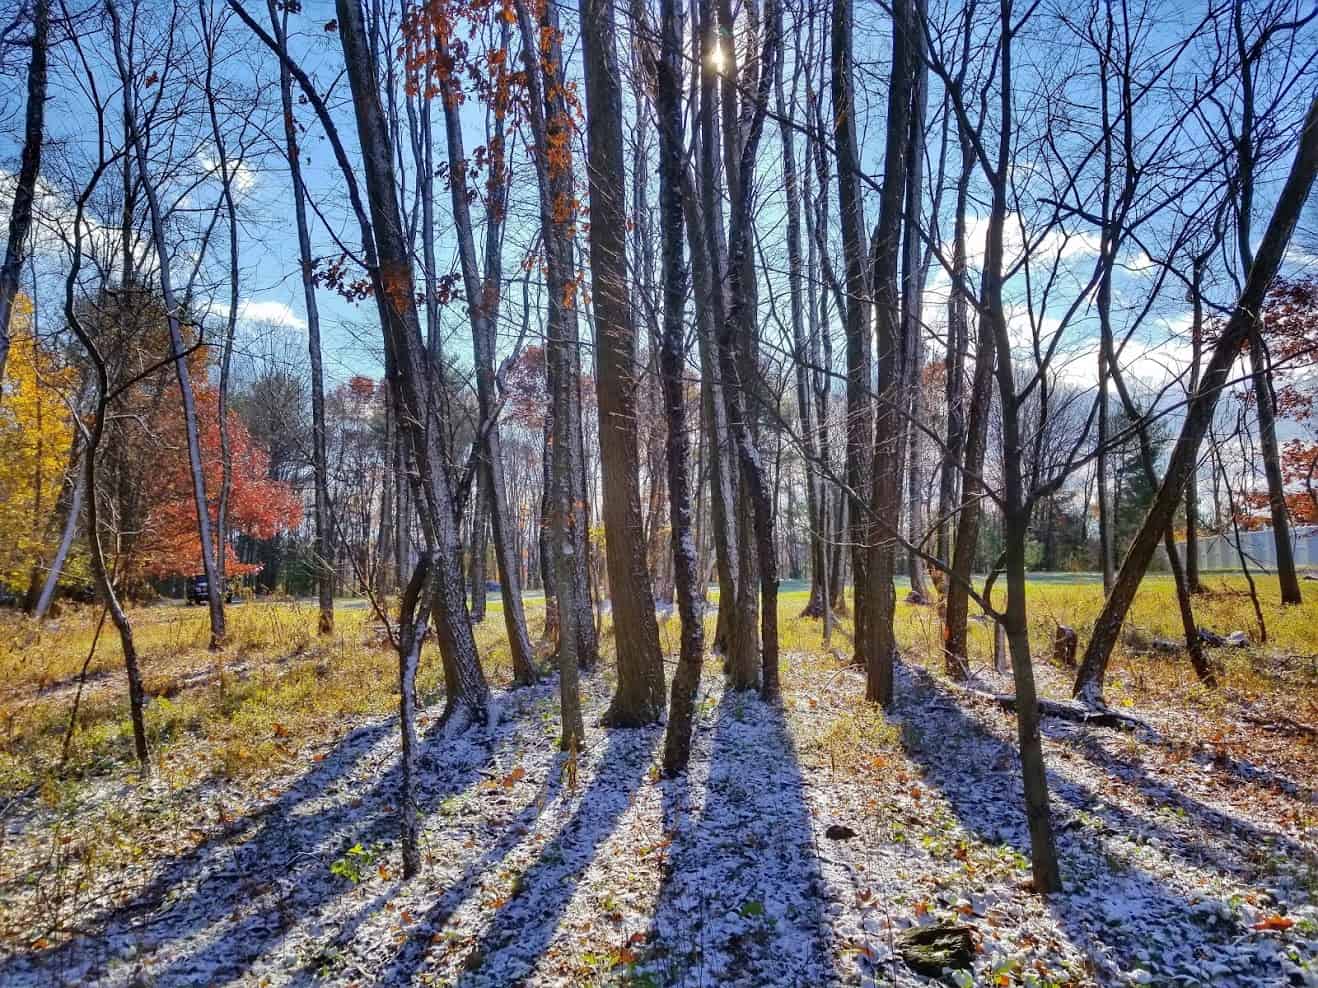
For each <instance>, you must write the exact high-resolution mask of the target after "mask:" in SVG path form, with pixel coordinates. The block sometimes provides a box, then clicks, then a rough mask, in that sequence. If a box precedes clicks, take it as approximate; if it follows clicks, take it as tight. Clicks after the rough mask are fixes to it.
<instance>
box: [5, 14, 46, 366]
mask: <svg viewBox="0 0 1318 988" xmlns="http://www.w3.org/2000/svg"><path fill="white" fill-rule="evenodd" d="M49 36H50V2H49V0H34V3H33V5H32V43H31V44H32V57H31V58H30V59H29V60H28V66H27V108H26V111H25V114H24V121H23V151H22V154H21V156H20V159H19V166H18V181H17V183H16V184H15V185H14V198H13V201H12V202H11V203H10V206H9V239H8V241H7V242H6V244H5V259H4V264H3V265H0V382H3V381H4V378H5V364H6V362H7V361H8V358H9V339H10V337H9V323H10V319H11V318H12V316H13V313H14V300H15V299H16V298H17V297H18V281H19V276H20V275H21V274H22V271H23V251H24V248H25V247H26V246H27V239H28V231H29V230H30V229H31V227H32V203H33V200H34V199H35V197H36V188H37V176H38V175H39V174H40V172H41V142H42V134H43V130H44V124H45V115H46V52H47V48H48V39H49Z"/></svg>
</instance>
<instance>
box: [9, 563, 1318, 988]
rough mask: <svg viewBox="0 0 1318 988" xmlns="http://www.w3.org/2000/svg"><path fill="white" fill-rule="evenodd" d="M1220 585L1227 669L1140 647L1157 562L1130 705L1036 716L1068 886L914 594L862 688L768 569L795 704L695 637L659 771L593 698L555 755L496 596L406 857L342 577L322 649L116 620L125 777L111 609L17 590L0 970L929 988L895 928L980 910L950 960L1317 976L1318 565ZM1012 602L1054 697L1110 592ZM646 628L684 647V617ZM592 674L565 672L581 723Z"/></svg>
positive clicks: (377, 688)
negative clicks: (704, 652)
mask: <svg viewBox="0 0 1318 988" xmlns="http://www.w3.org/2000/svg"><path fill="white" fill-rule="evenodd" d="M1208 583H1209V592H1208V593H1207V594H1205V595H1204V596H1203V597H1202V598H1199V599H1198V600H1197V602H1196V605H1197V610H1198V616H1199V621H1200V624H1201V626H1203V627H1205V628H1211V629H1212V630H1213V631H1215V632H1218V633H1220V634H1223V635H1226V634H1228V633H1230V632H1234V631H1239V630H1243V631H1246V632H1248V633H1249V634H1250V636H1251V640H1252V643H1251V644H1250V645H1249V646H1248V647H1242V648H1215V649H1212V650H1211V652H1212V656H1213V658H1214V660H1215V662H1217V663H1218V664H1219V665H1220V667H1221V670H1222V675H1221V687H1220V688H1219V689H1217V690H1214V691H1208V690H1205V689H1204V688H1203V687H1201V686H1200V685H1198V684H1197V683H1196V681H1195V679H1194V677H1193V675H1192V673H1191V671H1190V669H1189V666H1188V662H1187V661H1186V660H1185V658H1184V656H1183V655H1181V654H1163V653H1160V652H1157V651H1156V650H1151V649H1147V648H1146V647H1145V645H1146V644H1147V643H1149V642H1152V641H1153V640H1155V639H1158V638H1167V639H1171V640H1173V641H1174V640H1175V639H1176V637H1177V634H1178V628H1179V620H1178V617H1177V612H1176V609H1175V604H1174V600H1173V597H1172V590H1171V585H1170V582H1169V581H1167V580H1165V579H1160V578H1151V579H1149V580H1147V581H1146V583H1145V585H1144V587H1143V588H1142V590H1141V593H1140V597H1139V599H1138V601H1137V604H1136V606H1135V608H1134V611H1133V614H1132V618H1131V622H1130V625H1129V626H1128V641H1127V642H1126V643H1125V644H1123V645H1122V646H1121V647H1120V649H1119V650H1118V653H1117V655H1116V658H1115V659H1114V663H1113V668H1112V671H1111V673H1110V676H1109V682H1108V689H1107V696H1108V700H1109V702H1110V703H1111V704H1112V705H1113V706H1114V707H1116V708H1117V709H1118V710H1121V711H1123V712H1126V713H1129V714H1130V715H1131V716H1133V717H1136V718H1138V719H1139V720H1141V721H1142V722H1143V723H1144V725H1145V726H1143V727H1137V728H1135V729H1132V730H1109V729H1104V728H1097V727H1085V726H1081V725H1078V724H1075V723H1071V722H1067V721H1061V720H1057V719H1052V718H1049V719H1046V720H1045V726H1044V730H1045V748H1046V754H1047V757H1048V761H1049V770H1050V781H1051V785H1052V790H1053V799H1054V814H1055V819H1056V821H1057V824H1058V830H1059V847H1060V849H1061V852H1062V861H1063V874H1064V880H1065V881H1066V883H1067V889H1066V891H1065V892H1064V893H1062V894H1060V895H1057V896H1053V897H1050V899H1049V900H1048V901H1047V902H1044V901H1042V900H1041V899H1040V898H1039V897H1037V896H1033V895H1031V894H1030V893H1029V891H1028V889H1027V888H1025V887H1024V881H1025V879H1026V878H1027V877H1028V868H1027V867H1026V863H1025V861H1024V858H1023V857H1022V852H1023V850H1024V849H1025V847H1026V846H1027V845H1026V842H1025V839H1024V827H1023V816H1022V813H1021V810H1020V808H1019V805H1018V803H1019V796H1018V786H1019V783H1018V781H1017V779H1018V773H1017V770H1016V768H1015V756H1014V750H1013V745H1012V739H1013V737H1014V735H1013V729H1014V728H1013V722H1012V720H1011V718H1010V715H1009V714H1007V713H1005V712H1004V711H1002V710H1000V709H999V708H998V707H997V706H996V705H995V704H993V703H991V702H988V701H986V700H985V699H983V698H982V697H980V696H976V695H972V694H968V693H966V692H964V691H961V690H958V689H957V688H955V687H954V686H952V685H951V684H949V683H948V682H947V681H946V680H944V679H943V678H942V674H941V665H942V663H941V657H940V655H939V647H938V643H939V639H940V631H939V623H938V618H937V613H936V611H935V610H934V609H933V608H930V607H920V606H912V605H908V604H905V603H902V604H900V605H899V620H900V632H899V637H900V640H901V643H902V646H903V655H902V665H901V669H900V672H899V678H898V685H899V692H898V701H897V709H896V711H895V712H894V713H893V714H892V715H891V716H884V715H883V714H881V713H879V712H877V711H875V710H873V709H872V708H869V707H867V706H866V705H865V704H864V703H863V702H861V700H860V697H861V696H862V695H863V686H862V683H861V680H860V677H859V674H858V673H857V671H856V670H854V669H852V668H850V667H849V666H848V665H847V664H846V662H845V657H846V655H847V653H848V651H849V641H848V637H847V636H848V634H849V630H850V629H849V625H848V624H847V623H846V622H845V621H842V622H840V623H839V626H838V628H837V629H836V631H835V637H834V640H833V643H832V648H831V649H825V648H823V646H822V644H821V641H820V625H819V623H818V622H815V621H807V620H802V619H799V618H797V617H796V615H797V614H798V612H799V611H800V610H801V607H802V606H803V605H804V603H805V593H804V591H803V590H801V589H799V588H793V589H789V590H785V591H784V593H783V594H782V598H781V608H780V610H781V614H782V627H781V634H782V643H783V649H784V656H785V661H784V691H785V702H784V705H783V708H782V709H781V710H775V709H771V708H766V707H764V706H763V705H762V704H760V703H759V701H758V700H755V699H754V698H749V697H741V696H737V695H735V694H731V693H727V694H725V693H724V691H723V689H722V683H721V677H720V676H719V674H718V668H719V662H718V659H717V657H711V658H710V659H709V660H708V662H707V665H706V677H705V682H704V685H703V686H702V693H701V705H700V708H699V709H700V722H699V724H698V727H697V732H696V742H695V756H694V761H693V769H692V772H691V773H690V774H689V776H688V777H686V778H684V779H681V780H662V779H660V778H659V777H658V774H657V771H656V765H657V762H658V745H659V744H660V740H661V731H660V729H658V728H656V729H651V730H645V731H629V732H610V733H606V732H604V731H602V730H601V729H599V728H598V727H596V726H595V724H594V722H593V721H588V735H589V740H590V744H589V746H588V748H587V750H586V751H585V752H584V753H583V754H582V755H581V758H580V765H579V766H578V765H576V763H574V764H573V768H572V771H570V772H569V771H567V770H566V769H565V765H564V756H561V755H560V754H558V753H557V752H556V751H555V749H554V739H555V733H556V727H557V706H556V694H555V686H554V683H553V681H552V680H547V681H546V682H545V683H544V684H542V685H541V686H538V687H534V688H531V689H524V690H517V691H513V690H510V689H509V686H510V680H511V670H510V667H509V662H508V656H507V649H506V644H505V643H504V640H503V639H504V635H503V628H502V621H501V614H500V611H499V607H498V603H497V600H492V601H491V607H490V613H489V616H488V617H487V618H486V620H485V621H484V622H483V624H481V625H480V626H479V628H478V636H479V642H480V645H481V649H482V655H483V658H484V663H485V669H486V673H487V675H488V676H489V677H490V679H491V681H492V683H493V685H494V686H495V687H496V692H497V693H498V694H499V697H500V700H499V704H500V709H501V710H502V717H501V719H500V722H499V724H498V725H496V726H495V727H493V728H491V729H490V730H489V731H488V732H487V733H486V734H485V735H484V736H477V737H466V738H462V739H460V740H458V741H456V742H454V741H452V740H450V739H447V738H444V737H443V736H442V735H440V734H438V733H437V732H434V731H433V730H432V731H430V732H427V737H426V744H425V754H424V757H423V766H424V767H425V770H426V771H425V772H423V775H425V777H426V778H425V781H424V782H423V787H422V789H423V795H424V800H423V806H422V810H423V820H424V821H425V833H426V847H427V854H426V866H425V869H424V871H423V874H422V875H421V876H420V877H419V878H417V879H414V880H412V881H411V882H408V883H404V882H402V881H401V880H400V879H399V877H398V876H397V874H396V869H397V862H396V861H395V858H396V857H397V849H396V846H395V845H394V842H393V838H394V836H395V835H394V833H393V830H392V829H391V816H390V813H391V811H392V804H391V802H390V800H391V783H390V774H389V773H390V769H391V766H392V765H394V764H395V763H396V728H395V724H394V720H393V716H392V715H393V713H394V712H395V710H396V705H397V692H396V689H395V682H396V675H397V659H396V657H395V655H394V653H393V652H392V651H391V650H390V648H389V646H388V643H387V640H386V639H385V636H384V633H383V631H382V630H381V628H380V626H379V624H378V622H377V621H376V620H375V618H374V616H373V614H372V612H371V610H370V609H369V608H368V607H366V606H364V605H363V603H362V602H360V601H356V602H346V601H345V602H340V603H341V606H340V607H339V610H338V614H337V628H336V633H335V635H334V636H333V637H332V638H329V639H320V638H317V636H316V634H315V620H316V615H315V610H314V607H313V606H312V605H309V604H305V603H298V602H284V603H244V604H240V605H237V606H234V607H232V608H231V609H230V610H229V623H230V624H229V626H230V641H229V644H228V647H227V648H226V649H225V650H224V651H223V652H222V653H219V654H214V653H211V652H208V651H207V650H206V648H205V645H206V640H207V629H206V623H205V614H204V612H203V610H202V609H194V608H185V607H181V606H171V605H160V606H154V607H148V608H141V609H138V610H136V611H135V612H133V618H134V622H135V628H136V638H137V642H138V646H139V649H140V651H141V653H142V658H143V669H144V674H145V684H146V691H147V693H148V695H149V696H150V697H151V701H150V703H149V705H148V708H147V724H148V728H149V736H150V741H151V745H152V753H153V758H154V770H155V771H154V775H153V777H152V779H151V780H150V781H148V782H142V781H140V780H139V779H138V776H137V772H136V770H135V768H134V765H133V762H132V741H131V732H130V728H129V724H128V716H127V704H126V700H125V684H124V676H123V672H122V668H121V663H120V659H119V651H118V640H117V637H116V636H115V635H114V633H113V629H112V627H110V626H109V625H108V624H107V625H106V626H105V628H104V629H103V630H102V631H101V634H100V639H99V642H98V644H97V648H96V650H95V653H94V655H92V657H91V659H90V661H87V660H88V655H89V653H90V652H91V648H92V642H93V639H94V638H95V637H96V624H97V618H98V617H99V612H98V611H94V610H91V609H88V610H82V611H74V612H70V613H67V614H65V615H64V616H63V617H61V618H60V619H59V620H57V621H53V622H50V623H48V624H46V625H44V626H38V625H34V624H31V623H29V622H26V621H24V620H22V619H19V618H17V617H14V616H10V615H6V616H5V617H4V618H3V619H0V620H2V621H3V623H0V674H2V676H3V678H2V680H0V681H2V682H3V683H4V686H3V693H0V716H2V717H3V745H2V746H0V814H2V818H3V827H4V843H3V847H0V982H3V983H6V984H8V983H34V984H44V983H52V982H53V983H70V984H76V983H87V982H93V981H103V982H105V983H111V984H137V983H142V984H192V983H213V982H217V981H226V980H230V979H236V980H239V981H242V982H244V983H251V984H258V983H259V984H266V983H274V984H279V983H288V982H300V981H304V980H309V979H312V978H322V979H327V980H329V981H333V982H343V983H353V982H356V983H362V984H366V983H372V982H374V981H377V980H381V979H390V980H393V981H397V982H399V983H403V982H407V981H416V982H419V983H435V984H449V983H464V984H466V983H470V984H490V985H495V984H506V983H515V982H519V981H525V982H526V983H534V984H551V983H562V984H614V983H618V984H724V983H745V984H765V983H775V984H818V983H832V982H837V983H848V984H850V983H856V984H859V983H872V982H878V983H888V982H896V983H903V984H904V983H922V979H921V977H920V975H918V974H917V973H915V972H914V971H913V970H912V969H911V968H910V967H908V966H907V965H906V964H903V963H902V962H900V961H899V960H898V959H897V957H898V954H899V953H900V950H899V948H898V944H897V940H896V937H897V936H898V934H900V932H901V931H902V930H904V929H907V928H910V927H913V926H920V925H923V924H927V923H929V922H932V921H933V919H935V918H941V919H957V920H958V921H961V922H964V923H965V924H967V925H968V926H970V927H971V928H972V930H973V938H974V943H975V952H974V956H973V957H972V958H970V959H968V960H966V961H965V963H964V965H953V966H954V967H955V966H962V967H963V968H964V969H963V970H962V971H961V972H960V974H958V975H953V976H951V977H953V979H954V980H955V978H956V977H961V978H962V979H963V981H962V982H958V983H966V984H972V983H982V984H988V983H1000V984H1016V983H1022V984H1039V985H1044V984H1058V985H1060V984H1093V983H1102V984H1122V983H1156V984H1230V983H1239V984H1264V983H1286V982H1287V980H1289V981H1290V983H1295V984H1314V983H1318V960H1315V949H1316V946H1318V919H1316V916H1318V913H1316V912H1315V903H1316V902H1318V857H1315V848H1316V847H1318V804H1316V803H1315V783H1316V781H1318V735H1316V734H1315V730H1314V726H1313V725H1315V724H1316V723H1318V593H1315V592H1314V587H1315V586H1316V585H1314V584H1306V590H1308V591H1309V597H1310V599H1309V601H1308V602H1306V603H1305V604H1304V605H1303V606H1301V607H1296V608H1286V609H1283V608H1281V607H1280V606H1279V603H1278V601H1277V599H1276V596H1275V591H1274V589H1273V587H1272V585H1271V581H1268V580H1266V579H1264V580H1263V581H1261V583H1260V591H1261V593H1262V595H1263V599H1262V610H1263V614H1264V617H1265V620H1266V629H1267V642H1266V643H1262V642H1260V641H1259V638H1260V637H1261V636H1260V634H1259V629H1258V626H1257V621H1256V618H1255V613H1254V609H1253V605H1252V603H1251V600H1250V598H1249V596H1248V594H1247V592H1246V590H1245V587H1244V584H1243V582H1242V581H1239V580H1236V579H1223V578H1210V579H1209V581H1208ZM899 599H900V598H899ZM1030 599H1031V615H1032V621H1033V625H1032V628H1031V633H1032V644H1033V649H1034V653H1035V658H1036V668H1037V674H1038V676H1039V678H1040V683H1041V690H1042V692H1043V694H1044V695H1046V696H1052V697H1057V698H1064V697H1066V696H1067V694H1068V687H1069V682H1070V673H1069V671H1068V670H1065V669H1060V668H1056V667H1054V666H1053V665H1052V664H1051V662H1050V652H1051V643H1052V639H1053V634H1054V630H1055V627H1056V625H1058V624H1065V625H1069V626H1071V627H1074V628H1075V629H1076V630H1077V631H1078V632H1079V633H1080V635H1081V649H1082V650H1083V647H1084V636H1085V633H1086V630H1087V625H1088V622H1089V621H1091V620H1092V617H1093V615H1094V614H1095V613H1096V611H1097V608H1098V606H1099V604H1100V602H1101V587H1099V586H1097V585H1096V584H1095V583H1094V582H1092V581H1089V580H1083V579H1077V580H1067V579H1040V580H1037V581H1035V582H1034V583H1032V585H1031V592H1030ZM528 609H529V619H530V621H531V622H532V629H531V630H532V637H533V639H534V638H536V637H537V636H538V633H539V630H540V627H539V625H540V623H541V622H542V620H543V610H542V605H540V604H539V602H537V601H534V600H531V599H528ZM709 620H710V621H711V626H712V615H711V616H710V618H709ZM1132 630H1133V632H1134V633H1133V634H1131V633H1130V632H1131V631H1132ZM974 636H975V637H974V643H973V644H974V649H975V654H976V656H977V657H978V658H977V661H976V663H975V669H974V672H975V674H976V680H977V682H976V685H977V686H978V687H979V688H980V689H981V690H987V691H993V690H1000V691H1001V690H1009V688H1010V687H1009V683H1007V682H1006V680H1004V679H1002V678H1001V677H1000V676H999V675H998V674H997V673H995V672H994V671H993V669H992V666H991V661H990V658H989V653H990V651H991V640H990V635H989V633H988V631H987V629H986V627H985V626H984V625H982V624H979V623H976V625H975V631H974ZM661 637H662V639H663V643H664V645H665V648H666V650H667V652H668V654H669V655H670V656H675V654H676V648H677V622H676V619H675V618H671V619H667V620H665V621H664V622H663V623H661ZM602 640H603V643H604V646H605V649H606V653H607V651H608V650H609V649H610V648H611V636H610V635H609V634H608V623H607V617H606V618H605V627H604V635H603V636H602ZM84 663H86V674H85V684H84V685H83V686H82V689H81V698H80V701H79V707H78V718H77V723H76V730H75V731H74V732H73V733H72V736H71V738H70V739H69V741H68V751H67V758H66V759H65V760H64V766H63V769H62V770H60V769H59V768H58V766H60V763H61V755H62V752H63V750H64V746H65V737H66V733H67V731H68V727H69V717H70V710H71V707H72V704H73V702H74V698H75V696H77V695H78V693H79V680H80V672H81V670H82V669H83V666H84ZM609 665H610V662H609V661H608V658H607V655H606V661H605V662H604V663H603V668H602V669H601V670H600V671H599V672H597V673H595V674H594V675H592V676H590V677H587V678H586V680H585V682H584V684H583V685H584V689H585V693H586V696H585V702H586V709H587V713H588V716H589V715H590V714H591V713H594V714H595V720H598V713H599V712H600V710H602V707H603V705H604V704H605V703H606V702H607V698H608V696H609V694H610V692H611V684H610V682H609V671H608V667H609ZM420 688H421V693H422V698H423V700H424V703H425V706H426V714H425V715H423V717H422V727H423V730H424V729H425V728H426V727H427V726H433V721H431V720H430V717H431V716H432V715H434V714H436V713H437V712H438V710H439V709H440V705H441V704H442V682H441V675H440V670H439V664H438V661H437V657H436V656H434V655H433V653H430V652H427V654H426V656H425V660H424V661H423V664H422V668H421V676H420ZM838 828H840V829H838ZM840 835H841V836H840ZM1274 977H1275V978H1276V979H1278V980H1276V981H1272V980H1269V979H1271V978H1274ZM967 978H968V979H970V980H968V981H966V980H964V979H967ZM1259 978H1263V979H1264V980H1259Z"/></svg>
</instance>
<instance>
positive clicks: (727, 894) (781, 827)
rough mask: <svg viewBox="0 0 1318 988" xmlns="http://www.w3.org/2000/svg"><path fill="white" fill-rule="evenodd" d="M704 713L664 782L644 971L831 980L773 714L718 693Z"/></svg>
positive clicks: (802, 814) (801, 791)
mask: <svg viewBox="0 0 1318 988" xmlns="http://www.w3.org/2000/svg"><path fill="white" fill-rule="evenodd" d="M703 720H704V718H701V720H700V721H698V723H697V729H696V736H695V743H694V744H693V750H692V768H691V769H690V771H689V772H688V773H687V774H686V775H684V776H681V777H679V778H677V779H671V780H668V781H666V782H665V783H664V784H663V787H664V816H665V822H666V827H667V828H668V836H669V838H670V839H671V840H672V845H671V847H670V848H669V861H668V867H667V869H666V873H665V877H664V882H663V885H662V887H661V888H660V891H659V896H658V900H657V902H656V906H655V915H654V922H653V927H652V931H651V934H650V938H649V939H650V948H649V959H648V961H647V965H646V969H647V970H648V971H650V972H651V973H652V974H653V975H654V976H656V977H658V978H660V979H661V981H662V983H664V984H666V985H681V986H705V985H720V984H725V983H727V982H728V981H729V980H733V979H735V980H737V981H738V983H746V984H765V985H767V984H773V985H812V986H813V985H823V984H833V983H836V982H837V981H838V980H839V978H838V974H837V971H836V970H835V968H834V966H833V959H832V952H831V949H830V941H831V931H830V929H829V924H828V921H827V918H826V915H825V912H824V902H825V899H826V894H825V888H824V880H823V877H822V874H821V871H820V865H819V860H818V854H817V850H816V844H815V835H814V831H813V828H812V823H811V814H810V811H809V808H808V802H807V797H806V792H805V785H804V780H803V778H802V774H801V769H800V765H799V763H798V762H797V759H796V754H795V748H794V746H793V744H792V741H791V738H790V735H789V733H788V729H787V724H786V721H785V719H784V717H783V713H782V711H781V710H780V709H779V708H777V707H774V706H770V705H767V704H765V703H763V702H762V701H761V700H760V699H759V698H758V697H757V696H755V695H754V694H749V693H734V692H732V691H730V690H727V691H725V692H724V693H723V695H722V697H721V698H720V701H719V703H718V706H717V708H716V711H715V713H714V723H713V725H712V727H711V726H710V725H708V724H706V723H702V722H701V721H703ZM702 757H703V758H705V759H707V764H706V765H701V764H700V761H701V759H702ZM697 803H699V816H698V817H696V816H694V815H693V814H694V813H695V812H696V804H697Z"/></svg>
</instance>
